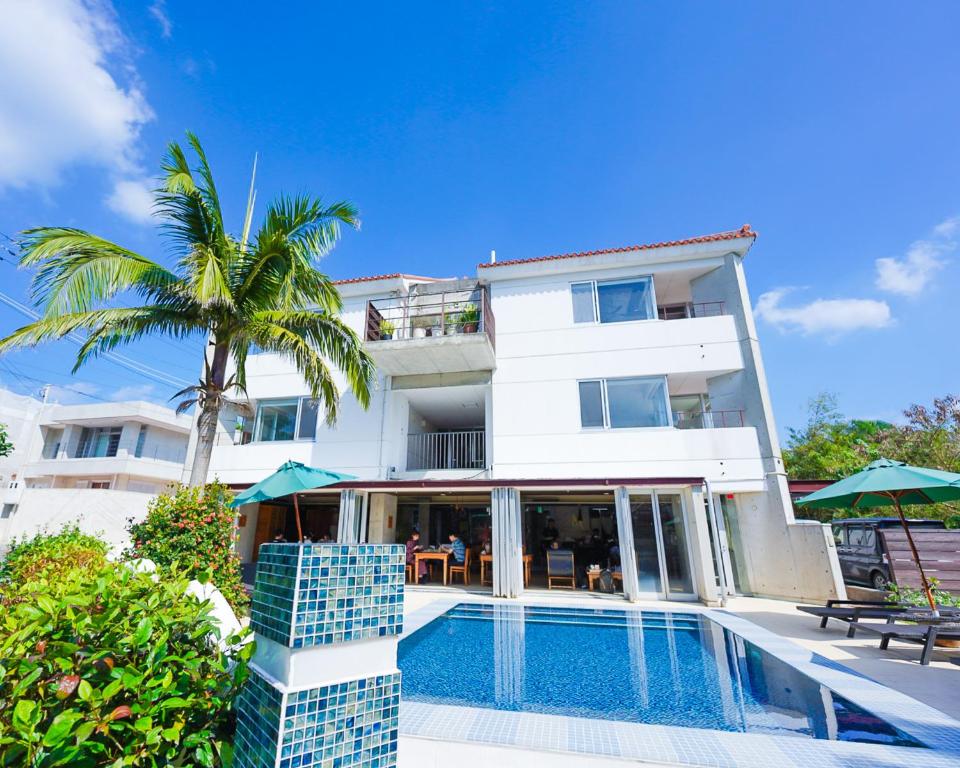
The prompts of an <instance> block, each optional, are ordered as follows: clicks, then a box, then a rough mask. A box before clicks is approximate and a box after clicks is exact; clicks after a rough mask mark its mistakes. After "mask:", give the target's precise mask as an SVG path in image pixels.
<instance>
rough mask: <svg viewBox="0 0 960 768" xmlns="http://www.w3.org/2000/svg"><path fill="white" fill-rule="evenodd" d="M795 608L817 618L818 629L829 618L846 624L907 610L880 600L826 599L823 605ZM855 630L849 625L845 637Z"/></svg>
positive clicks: (822, 626)
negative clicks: (818, 622) (818, 620)
mask: <svg viewBox="0 0 960 768" xmlns="http://www.w3.org/2000/svg"><path fill="white" fill-rule="evenodd" d="M797 610H798V611H803V612H804V613H809V614H810V615H811V616H816V617H817V618H819V619H820V629H824V628H825V627H826V626H827V621H828V620H829V619H836V620H837V621H844V622H846V623H847V624H850V623H852V622H856V621H858V620H859V619H886V618H888V617H889V616H893V615H895V614H897V613H902V612H903V611H905V610H907V607H906V606H903V605H900V604H898V603H888V602H886V601H882V600H827V604H826V605H825V606H823V607H821V606H819V605H798V606H797ZM855 631H856V628H855V627H850V628H849V629H848V630H847V637H853V633H854V632H855Z"/></svg>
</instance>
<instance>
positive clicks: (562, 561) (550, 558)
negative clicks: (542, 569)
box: [547, 549, 577, 589]
mask: <svg viewBox="0 0 960 768" xmlns="http://www.w3.org/2000/svg"><path fill="white" fill-rule="evenodd" d="M555 580H556V581H559V582H562V583H561V584H560V585H559V586H561V587H562V588H563V589H576V588H577V576H576V571H575V570H574V566H573V552H570V551H569V550H562V549H548V550H547V589H553V582H554V581H555ZM566 582H569V584H567V583H566Z"/></svg>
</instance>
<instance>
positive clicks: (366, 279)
mask: <svg viewBox="0 0 960 768" xmlns="http://www.w3.org/2000/svg"><path fill="white" fill-rule="evenodd" d="M401 277H406V278H408V279H410V280H426V281H434V280H442V279H443V278H440V277H422V276H421V275H407V274H404V273H403V272H394V273H393V274H392V275H370V276H369V277H350V278H347V279H346V280H334V281H333V284H334V285H346V284H348V283H370V282H373V281H374V280H396V279H397V278H401Z"/></svg>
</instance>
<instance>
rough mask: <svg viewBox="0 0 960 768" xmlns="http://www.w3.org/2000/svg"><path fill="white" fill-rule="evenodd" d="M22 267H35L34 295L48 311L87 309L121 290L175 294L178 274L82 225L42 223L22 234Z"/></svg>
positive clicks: (56, 312)
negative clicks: (80, 227) (48, 225)
mask: <svg viewBox="0 0 960 768" xmlns="http://www.w3.org/2000/svg"><path fill="white" fill-rule="evenodd" d="M23 235H24V237H23V240H22V242H21V256H20V266H21V267H36V269H37V271H36V273H35V274H34V276H33V279H32V281H31V286H30V294H31V297H32V299H33V301H34V303H35V304H36V305H37V306H42V307H43V310H44V315H45V316H47V317H52V316H54V315H57V314H61V313H68V314H70V313H77V312H86V311H88V310H90V309H91V308H93V307H94V306H95V305H97V304H100V303H102V302H104V301H106V300H108V299H110V298H112V297H114V296H116V295H117V294H118V293H122V292H123V291H127V290H134V291H136V292H137V293H139V294H140V295H141V296H143V297H160V296H167V297H169V296H171V295H173V294H174V293H175V292H176V291H177V290H178V288H179V280H178V278H177V276H176V275H175V274H173V273H172V272H170V271H169V270H167V269H165V268H164V267H162V266H160V265H159V264H157V263H156V262H154V261H152V260H150V259H148V258H146V257H145V256H141V255H140V254H138V253H134V252H133V251H129V250H127V249H126V248H123V247H121V246H119V245H117V244H116V243H112V242H110V241H109V240H105V239H104V238H102V237H98V236H97V235H92V234H90V233H89V232H84V231H83V230H81V229H72V228H69V227H38V228H36V229H28V230H27V231H26V232H24V233H23Z"/></svg>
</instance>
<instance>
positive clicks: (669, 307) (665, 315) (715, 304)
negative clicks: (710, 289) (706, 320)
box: [657, 301, 727, 320]
mask: <svg viewBox="0 0 960 768" xmlns="http://www.w3.org/2000/svg"><path fill="white" fill-rule="evenodd" d="M725 314H727V312H726V307H725V306H724V303H723V302H722V301H702V302H696V303H694V302H689V301H687V302H681V303H679V304H660V305H659V306H658V307H657V317H659V318H660V319H661V320H687V319H689V318H692V317H720V316H721V315H725Z"/></svg>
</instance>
